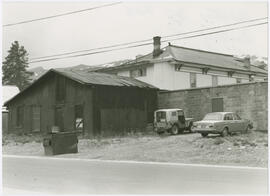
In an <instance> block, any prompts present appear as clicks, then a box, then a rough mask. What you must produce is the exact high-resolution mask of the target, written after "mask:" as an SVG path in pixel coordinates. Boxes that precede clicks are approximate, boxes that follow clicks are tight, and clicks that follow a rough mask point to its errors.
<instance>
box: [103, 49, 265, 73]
mask: <svg viewBox="0 0 270 196" xmlns="http://www.w3.org/2000/svg"><path fill="white" fill-rule="evenodd" d="M158 60H165V61H166V60H168V61H169V60H175V61H179V62H186V63H194V64H198V65H207V66H213V67H218V68H225V69H231V70H238V71H249V72H257V73H262V74H267V71H266V70H263V69H260V68H258V67H256V66H252V65H251V66H250V69H248V68H247V67H245V66H244V65H245V64H244V63H243V62H242V61H243V59H240V58H236V57H234V56H233V55H228V54H222V53H216V52H210V51H204V50H198V49H193V48H185V47H180V46H175V45H171V44H170V45H168V46H166V47H165V48H163V52H162V53H161V54H160V55H159V56H157V57H153V53H149V54H147V55H144V56H142V57H140V58H137V59H136V60H134V61H132V62H129V63H127V64H123V65H121V66H118V67H114V68H113V67H112V68H107V69H106V68H104V69H101V71H102V70H104V71H106V70H113V69H118V68H121V67H126V66H127V65H128V64H130V65H132V64H134V63H139V62H147V61H148V62H153V61H158Z"/></svg>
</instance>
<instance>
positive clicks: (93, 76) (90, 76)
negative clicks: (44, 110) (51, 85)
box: [4, 68, 158, 106]
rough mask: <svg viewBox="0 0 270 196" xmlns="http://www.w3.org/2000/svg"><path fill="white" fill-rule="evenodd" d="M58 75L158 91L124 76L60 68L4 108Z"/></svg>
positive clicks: (34, 83)
mask: <svg viewBox="0 0 270 196" xmlns="http://www.w3.org/2000/svg"><path fill="white" fill-rule="evenodd" d="M51 73H57V74H60V75H63V76H65V77H67V78H70V79H71V80H74V81H76V82H79V83H81V84H86V85H106V86H118V87H136V88H145V89H156V90H158V88H157V87H155V86H153V85H150V84H148V83H145V82H142V81H139V80H136V79H134V78H129V77H124V76H117V75H112V74H106V73H97V72H86V71H79V70H76V71H75V70H71V69H65V68H58V69H50V70H49V71H47V72H46V73H45V74H44V75H42V76H41V77H40V78H38V79H37V80H36V81H34V82H33V83H32V84H31V85H30V86H28V87H27V88H25V89H24V90H22V91H21V92H20V93H18V94H16V95H15V96H14V97H13V98H11V99H9V100H8V101H6V102H5V103H4V106H7V105H8V103H9V102H10V101H12V100H13V99H15V98H16V97H18V96H20V95H21V94H23V93H24V92H25V91H27V90H28V89H31V87H32V86H34V85H36V84H37V83H38V82H39V81H41V80H43V79H44V78H46V76H47V75H48V74H51Z"/></svg>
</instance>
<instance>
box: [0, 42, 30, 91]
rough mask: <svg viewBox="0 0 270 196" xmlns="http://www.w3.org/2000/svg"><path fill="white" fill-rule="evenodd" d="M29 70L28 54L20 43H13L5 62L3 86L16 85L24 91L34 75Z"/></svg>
mask: <svg viewBox="0 0 270 196" xmlns="http://www.w3.org/2000/svg"><path fill="white" fill-rule="evenodd" d="M26 68H28V53H27V51H26V50H25V49H24V47H23V46H20V45H19V42H18V41H14V43H12V45H11V47H10V50H9V51H8V55H7V57H6V58H5V61H4V62H3V66H2V70H3V78H2V85H15V86H17V87H18V88H19V89H20V90H23V89H24V88H26V87H27V86H28V85H29V84H30V78H29V77H30V76H31V75H32V74H33V73H31V72H28V71H26Z"/></svg>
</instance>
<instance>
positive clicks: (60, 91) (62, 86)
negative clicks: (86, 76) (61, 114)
mask: <svg viewBox="0 0 270 196" xmlns="http://www.w3.org/2000/svg"><path fill="white" fill-rule="evenodd" d="M65 98H66V79H65V78H64V77H57V79H56V100H57V101H64V100H65Z"/></svg>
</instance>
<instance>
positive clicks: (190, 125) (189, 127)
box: [188, 123, 192, 133]
mask: <svg viewBox="0 0 270 196" xmlns="http://www.w3.org/2000/svg"><path fill="white" fill-rule="evenodd" d="M191 127H192V123H190V124H189V125H188V131H189V133H192V131H191Z"/></svg>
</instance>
